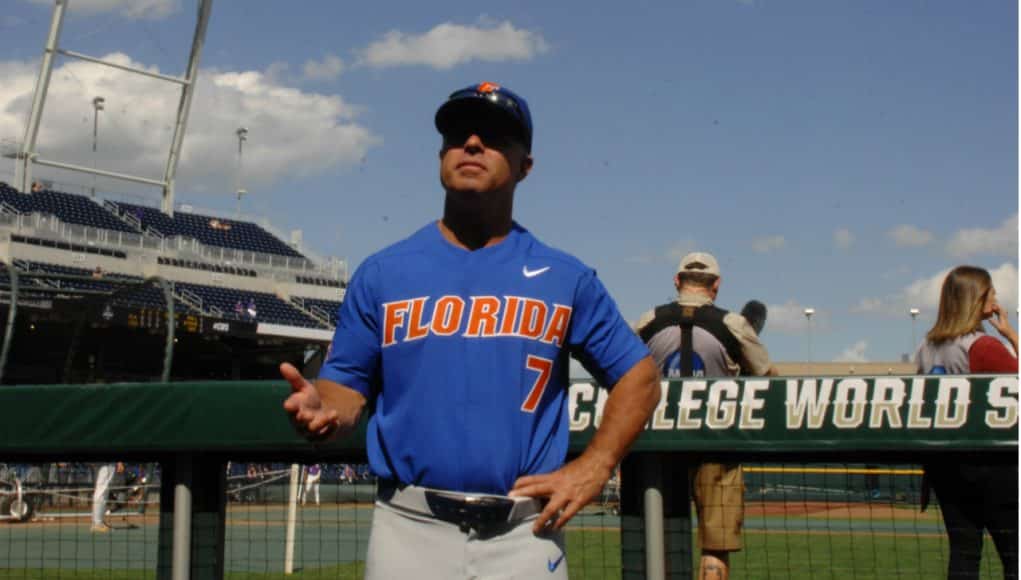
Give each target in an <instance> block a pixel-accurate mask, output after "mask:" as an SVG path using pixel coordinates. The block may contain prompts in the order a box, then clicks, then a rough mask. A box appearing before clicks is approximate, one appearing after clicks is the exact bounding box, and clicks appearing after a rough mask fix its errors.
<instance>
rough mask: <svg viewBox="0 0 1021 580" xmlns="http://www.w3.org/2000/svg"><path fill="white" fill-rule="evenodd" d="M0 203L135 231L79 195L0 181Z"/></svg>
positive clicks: (100, 226) (80, 222) (75, 221)
mask: <svg viewBox="0 0 1021 580" xmlns="http://www.w3.org/2000/svg"><path fill="white" fill-rule="evenodd" d="M0 203H3V204H5V205H7V206H8V207H11V208H13V209H15V210H16V211H17V212H18V213H38V214H50V215H55V216H57V217H58V218H59V219H60V220H61V221H63V222H65V223H69V224H78V225H82V226H89V227H93V228H98V229H105V230H114V231H120V232H132V233H138V232H137V231H136V230H134V229H133V228H131V227H130V226H129V225H128V224H126V223H124V222H123V221H121V220H119V219H117V218H116V217H115V216H113V215H111V214H110V212H108V211H107V210H105V209H103V207H102V206H101V205H99V204H97V203H95V202H94V201H92V200H91V199H89V198H87V197H85V196H82V195H73V194H70V193H62V192H59V191H50V190H43V191H38V192H34V193H19V192H18V191H17V190H16V189H14V188H12V187H10V186H9V185H6V184H0Z"/></svg>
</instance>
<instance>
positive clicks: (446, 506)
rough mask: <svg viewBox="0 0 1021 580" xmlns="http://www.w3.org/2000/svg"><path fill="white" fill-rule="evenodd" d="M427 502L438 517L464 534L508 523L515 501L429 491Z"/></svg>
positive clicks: (494, 497)
mask: <svg viewBox="0 0 1021 580" xmlns="http://www.w3.org/2000/svg"><path fill="white" fill-rule="evenodd" d="M425 495H426V501H427V502H428V504H429V507H430V509H432V511H433V513H434V514H435V515H436V517H438V518H440V519H442V520H446V521H448V522H451V523H455V524H457V525H458V527H460V528H461V531H462V532H467V531H468V530H470V529H472V528H474V529H476V530H478V529H479V528H480V527H482V526H486V525H492V524H502V523H507V520H508V519H509V517H510V514H511V509H512V508H513V507H514V500H512V499H510V498H504V497H497V496H488V495H461V494H449V493H443V492H440V491H427V492H426V494H425Z"/></svg>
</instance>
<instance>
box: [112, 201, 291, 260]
mask: <svg viewBox="0 0 1021 580" xmlns="http://www.w3.org/2000/svg"><path fill="white" fill-rule="evenodd" d="M116 205H117V206H118V207H119V208H120V210H121V212H122V213H125V214H130V215H133V216H135V217H136V218H138V220H139V221H140V222H141V223H142V229H143V230H144V229H146V228H152V229H154V230H156V231H157V232H159V233H161V234H163V235H164V236H184V237H189V238H194V239H196V240H198V241H199V242H201V243H203V244H205V245H207V246H216V247H221V248H234V249H238V250H248V251H250V252H261V253H263V254H276V255H279V256H286V257H293V258H303V257H304V256H302V255H301V254H300V253H298V252H297V251H295V250H294V249H293V248H291V247H290V246H289V245H287V244H285V243H284V242H283V241H281V240H280V239H278V238H277V237H276V236H274V235H273V234H271V233H269V232H267V231H266V230H264V229H263V228H262V227H260V226H258V225H256V224H253V223H251V222H246V221H240V220H230V219H225V218H218V217H213V216H208V215H201V214H194V213H185V212H180V211H178V212H174V217H170V216H168V215H167V214H165V213H163V212H161V211H160V210H158V209H156V208H153V207H146V206H143V205H135V204H130V203H121V202H118V203H117V204H116Z"/></svg>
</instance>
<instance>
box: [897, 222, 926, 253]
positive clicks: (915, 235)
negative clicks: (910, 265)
mask: <svg viewBox="0 0 1021 580" xmlns="http://www.w3.org/2000/svg"><path fill="white" fill-rule="evenodd" d="M887 235H889V236H890V238H891V239H892V240H893V243H894V244H896V245H897V247H900V248H919V247H921V246H924V245H927V244H928V243H929V242H931V241H932V233H931V232H928V231H926V230H923V229H921V228H918V227H915V226H912V225H908V224H904V225H899V226H897V227H895V228H893V229H892V230H890V231H889V232H888V233H887Z"/></svg>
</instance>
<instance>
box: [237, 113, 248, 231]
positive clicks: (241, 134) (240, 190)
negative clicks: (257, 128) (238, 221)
mask: <svg viewBox="0 0 1021 580" xmlns="http://www.w3.org/2000/svg"><path fill="white" fill-rule="evenodd" d="M234 134H235V135H237V136H238V176H237V194H238V217H239V218H240V217H241V196H243V195H244V194H246V193H248V191H246V190H245V188H244V187H242V185H241V177H242V170H243V169H244V165H243V163H242V160H243V157H242V153H243V152H244V143H245V141H248V129H247V128H245V127H238V130H237V131H234Z"/></svg>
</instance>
